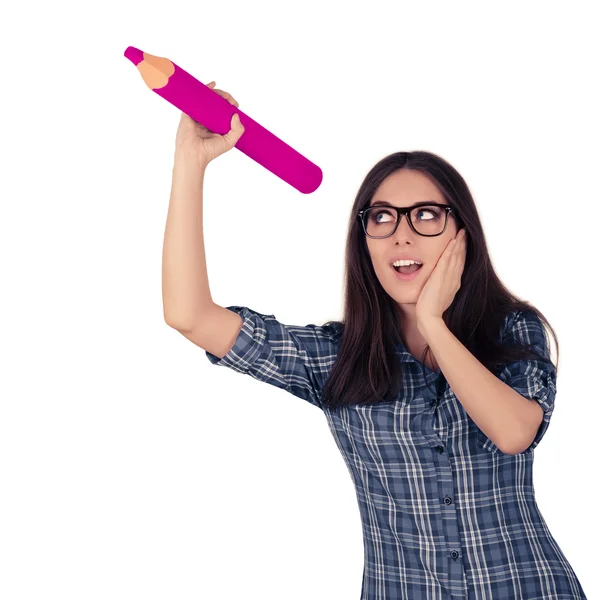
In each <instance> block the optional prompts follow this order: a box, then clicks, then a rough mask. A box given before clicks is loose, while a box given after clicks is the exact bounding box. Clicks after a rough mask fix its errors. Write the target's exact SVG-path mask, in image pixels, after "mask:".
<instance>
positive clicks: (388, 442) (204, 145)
mask: <svg viewBox="0 0 600 600" xmlns="http://www.w3.org/2000/svg"><path fill="white" fill-rule="evenodd" d="M211 85H212V84H211ZM216 91H217V92H218V93H221V95H223V96H224V97H226V98H227V99H228V100H229V101H230V102H232V104H234V105H235V106H237V105H238V104H237V102H236V101H235V100H234V99H233V98H232V97H231V96H230V95H229V94H227V93H225V92H221V91H220V90H216ZM242 134H243V125H241V124H239V123H238V122H236V121H235V119H234V120H233V121H232V130H231V131H230V132H229V133H228V134H226V135H225V136H220V135H217V134H214V133H212V132H209V131H208V130H206V129H204V128H202V127H201V126H200V125H199V124H197V123H195V122H193V121H192V120H191V119H189V117H187V116H186V115H182V121H181V124H180V129H179V131H178V146H177V147H178V148H179V149H180V150H181V152H182V154H185V155H186V156H188V157H189V156H190V155H194V152H193V151H192V150H191V148H195V151H196V152H197V153H198V158H199V160H198V163H199V164H200V165H201V169H200V173H203V169H204V168H205V167H206V165H207V164H208V162H210V160H212V159H214V158H215V157H216V156H219V155H220V154H222V153H223V152H225V151H227V150H228V149H230V148H232V147H233V146H234V145H235V143H236V142H237V140H238V139H239V137H241V135H242ZM179 156H180V155H179ZM188 172H189V167H188ZM200 181H201V180H200ZM176 189H179V190H180V191H179V194H180V195H181V194H183V192H181V189H182V188H181V182H179V183H178V184H177V186H176V182H175V181H174V186H173V190H174V193H173V195H172V202H177V201H178V194H177V193H176V192H175V190H176ZM196 190H197V188H196ZM195 203H196V204H197V198H196V199H195ZM180 204H184V201H180ZM177 210H178V215H179V219H180V221H181V223H182V228H183V223H187V224H188V226H189V223H190V221H194V219H193V218H192V217H191V215H190V214H185V211H184V210H183V209H182V207H181V206H178V209H177ZM200 210H201V204H200ZM173 219H174V217H173ZM197 221H199V222H200V225H199V226H200V227H201V220H199V219H196V222H197ZM187 231H188V232H189V229H188V230H187ZM165 235H166V237H165V249H166V248H167V247H168V243H167V242H168V241H169V239H170V238H168V237H167V236H176V235H177V229H176V224H175V221H174V220H173V221H172V222H171V224H170V225H169V223H168V225H167V233H166V234H165ZM197 236H198V238H200V239H202V231H201V230H200V231H198V232H197ZM202 250H203V248H202ZM203 255H204V254H203V253H202V256H203ZM404 258H407V259H412V260H413V261H416V262H417V263H420V264H421V266H418V264H417V265H413V266H399V265H400V263H396V267H394V266H393V263H394V262H395V261H397V260H398V259H404ZM165 260H166V261H169V260H170V261H171V263H170V264H169V265H168V268H165V269H164V271H163V272H167V271H169V272H171V273H173V272H174V271H175V269H176V268H178V267H177V266H176V265H177V264H178V263H177V262H176V259H175V257H174V255H165ZM182 261H183V258H181V259H180V262H182ZM188 262H190V261H189V260H188ZM201 267H203V269H202V268H200V269H198V265H197V264H194V270H195V274H193V273H192V272H191V270H190V272H188V273H183V272H182V273H181V281H182V282H184V281H185V284H184V283H182V284H181V287H180V289H181V290H184V289H185V290H186V291H187V290H190V289H194V290H196V294H201V295H200V296H197V297H190V295H189V291H187V296H186V295H185V293H184V292H183V291H180V292H179V293H176V291H175V289H176V288H175V278H174V275H171V278H172V279H171V281H170V282H169V287H168V290H167V291H168V293H166V294H165V298H167V297H170V298H172V299H173V300H172V306H173V307H175V306H178V307H179V310H180V313H179V316H180V318H177V313H176V311H175V309H174V308H173V309H172V311H171V313H170V314H171V318H170V319H169V320H167V322H168V323H170V324H171V325H172V326H174V327H176V328H177V329H178V330H180V331H181V332H182V333H183V334H184V335H186V337H188V338H189V339H191V340H192V341H194V343H196V344H197V345H199V346H200V347H201V348H203V349H205V351H206V356H207V358H208V359H209V361H210V362H211V363H212V364H216V365H220V366H225V367H229V368H231V369H234V370H236V371H238V372H240V373H245V374H248V375H250V376H252V377H254V378H255V379H258V380H260V381H263V382H265V383H268V384H271V385H274V386H276V387H279V388H281V389H283V390H285V391H287V392H289V393H290V394H293V395H294V396H297V397H299V398H302V399H304V400H306V401H308V402H309V403H311V404H312V405H314V406H316V407H318V408H319V409H321V410H322V411H323V412H324V414H325V417H326V418H327V421H328V424H329V427H330V430H331V432H332V434H333V436H334V438H335V441H336V443H337V445H338V448H339V449H340V452H341V453H342V456H343V458H344V460H345V462H346V465H347V466H348V470H349V472H350V476H351V477H352V480H353V482H354V484H355V487H356V493H357V499H358V503H359V508H360V514H361V518H362V522H363V532H364V551H365V563H364V573H363V585H362V595H361V598H362V599H364V600H367V599H368V600H375V599H381V600H384V599H385V600H390V599H394V600H397V599H404V598H406V599H408V600H418V599H436V600H437V599H440V598H448V599H450V598H452V599H455V598H464V599H468V600H471V599H478V600H479V599H490V600H495V599H524V600H525V599H526V600H553V599H554V600H559V599H560V600H565V599H567V598H568V599H570V600H572V599H576V598H577V599H580V598H586V596H585V594H584V592H583V589H582V587H581V585H580V583H579V581H578V579H577V577H576V575H575V573H574V572H573V569H572V568H571V566H570V564H569V562H568V561H567V559H566V557H565V556H564V554H563V553H562V551H561V550H560V548H559V546H558V544H557V542H556V540H555V539H554V538H553V537H552V535H551V533H550V531H549V530H548V528H547V526H546V523H545V521H544V519H543V517H542V515H541V514H540V511H539V509H538V507H537V504H536V501H535V497H534V489H533V482H532V466H533V450H534V448H535V447H536V446H537V445H538V444H539V442H540V441H541V439H542V437H543V436H544V434H545V432H546V430H547V428H548V425H549V422H550V418H551V415H552V412H553V408H554V399H555V395H556V376H557V367H555V365H554V364H553V363H552V361H551V357H550V352H549V346H548V340H547V335H546V332H545V329H544V324H546V325H547V326H548V327H549V329H550V330H551V331H552V335H553V337H554V340H555V343H556V346H557V350H558V341H557V339H556V335H555V333H554V330H553V329H552V327H551V326H550V325H549V323H548V322H547V320H546V318H545V317H544V316H543V314H542V313H540V311H539V310H537V309H536V308H535V307H533V306H531V305H530V304H529V303H527V302H525V301H522V300H520V299H518V298H517V297H515V296H514V295H513V294H511V293H510V292H509V291H508V290H507V289H506V287H504V285H503V284H502V283H501V282H500V280H499V279H498V277H497V276H496V274H495V272H494V269H493V267H492V264H491V261H490V258H489V255H488V251H487V247H486V243H485V237H484V233H483V230H482V226H481V222H480V219H479V215H478V213H477V209H476V207H475V203H474V201H473V198H472V196H471V193H470V191H469V189H468V187H467V185H466V183H465V182H464V180H463V178H462V177H461V176H460V174H459V173H458V172H457V171H456V170H455V169H454V168H453V167H452V166H451V165H449V164H448V163H447V162H446V161H444V160H443V159H442V158H440V157H439V156H436V155H434V154H431V153H428V152H420V151H419V152H398V153H395V154H392V155H390V156H388V157H386V158H384V159H383V160H381V161H380V162H379V163H378V164H376V165H375V166H374V167H373V168H372V169H371V171H370V172H369V173H368V174H367V176H366V178H365V180H364V182H363V184H362V185H361V187H360V189H359V191H358V194H357V196H356V199H355V201H354V205H353V206H352V209H351V211H350V221H349V232H348V238H347V245H346V273H345V277H346V280H345V309H344V313H345V318H344V319H343V321H330V322H328V323H326V324H324V325H314V324H310V325H306V326H297V325H285V324H283V323H280V322H279V321H278V320H277V319H276V318H275V315H267V314H262V313H259V312H257V311H255V310H252V309H250V308H248V307H245V306H229V307H226V308H224V307H221V306H218V305H216V304H215V303H214V302H213V301H212V298H211V297H210V291H209V288H208V279H207V277H206V265H205V263H204V264H202V265H201ZM397 271H399V272H397ZM403 271H407V272H413V273H412V274H410V273H406V274H403V273H402V272H403ZM190 278H192V279H194V278H195V279H197V281H190ZM184 300H185V302H187V305H188V306H189V307H194V306H195V307H202V309H201V310H200V309H199V310H197V311H196V314H195V316H194V318H193V319H189V320H188V321H187V322H186V321H185V320H184V319H183V318H182V315H183V314H184V311H183V310H182V309H181V307H182V306H183V305H184ZM166 309H167V306H165V314H167V310H166ZM190 310H191V309H190ZM187 314H192V313H191V312H189V311H188V312H187ZM557 364H558V360H557Z"/></svg>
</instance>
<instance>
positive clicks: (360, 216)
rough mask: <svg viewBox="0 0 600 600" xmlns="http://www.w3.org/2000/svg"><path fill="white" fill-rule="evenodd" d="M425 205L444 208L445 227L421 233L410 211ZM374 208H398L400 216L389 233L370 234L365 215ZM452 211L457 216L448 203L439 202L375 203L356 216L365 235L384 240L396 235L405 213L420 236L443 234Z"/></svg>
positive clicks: (411, 226)
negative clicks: (403, 206)
mask: <svg viewBox="0 0 600 600" xmlns="http://www.w3.org/2000/svg"><path fill="white" fill-rule="evenodd" d="M425 206H439V207H440V208H443V209H444V210H445V211H446V220H445V222H444V228H443V229H442V231H440V232H439V233H419V232H418V231H417V230H416V229H415V226H414V225H413V222H412V219H411V218H410V216H409V213H410V212H411V211H412V210H414V209H415V208H422V207H425ZM373 208H392V209H395V210H396V213H397V217H398V218H397V219H396V226H395V227H394V229H393V230H392V231H390V233H388V234H387V235H382V236H373V235H369V234H368V233H367V227H366V225H365V219H364V215H365V214H366V213H368V212H369V211H370V210H371V209H373ZM451 213H452V216H454V217H456V212H455V211H454V210H453V209H452V207H451V206H448V205H447V204H439V203H438V202H427V203H423V204H415V205H413V206H407V207H406V208H400V207H399V206H393V205H391V204H375V205H374V206H369V207H368V208H364V209H363V210H359V211H358V214H357V215H356V218H357V219H358V220H359V221H360V222H361V224H362V228H363V231H364V232H365V235H367V236H368V237H370V238H371V239H374V240H384V239H385V238H387V237H390V235H394V233H396V230H397V229H398V225H400V220H401V219H402V216H403V215H407V217H406V219H407V221H408V224H409V225H410V228H411V229H412V230H413V231H414V232H415V233H416V234H417V235H420V236H423V237H437V236H438V235H442V233H444V231H446V227H447V226H448V215H450V214H451Z"/></svg>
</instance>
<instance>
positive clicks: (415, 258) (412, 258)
mask: <svg viewBox="0 0 600 600" xmlns="http://www.w3.org/2000/svg"><path fill="white" fill-rule="evenodd" d="M397 260H415V261H417V262H420V263H421V264H423V261H422V260H421V259H420V258H417V257H416V256H409V255H408V254H398V255H397V256H394V257H392V259H391V260H390V265H393V264H394V263H395V262H396V261H397Z"/></svg>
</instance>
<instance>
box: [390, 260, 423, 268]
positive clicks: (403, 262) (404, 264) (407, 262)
mask: <svg viewBox="0 0 600 600" xmlns="http://www.w3.org/2000/svg"><path fill="white" fill-rule="evenodd" d="M415 263H416V264H417V265H422V264H423V263H420V262H419V261H418V260H397V261H396V262H394V263H392V265H393V266H394V267H408V265H414V264H415Z"/></svg>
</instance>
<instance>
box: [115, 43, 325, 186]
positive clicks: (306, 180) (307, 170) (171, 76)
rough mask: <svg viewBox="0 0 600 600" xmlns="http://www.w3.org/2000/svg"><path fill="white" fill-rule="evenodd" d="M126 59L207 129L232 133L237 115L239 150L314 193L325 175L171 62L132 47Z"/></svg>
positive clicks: (166, 96) (147, 82) (150, 84)
mask: <svg viewBox="0 0 600 600" xmlns="http://www.w3.org/2000/svg"><path fill="white" fill-rule="evenodd" d="M125 57H126V58H128V59H129V60H130V61H131V62H132V63H133V64H134V65H136V66H137V68H138V70H139V72H140V74H141V76H142V78H143V80H144V83H145V84H146V85H147V86H148V87H149V88H150V89H151V90H152V91H153V92H156V93H157V94H158V95H159V96H161V97H162V98H164V99H165V100H167V101H168V102H170V103H171V104H173V106H176V107H177V108H178V109H179V110H181V111H182V112H184V113H186V114H187V115H189V116H190V117H192V119H194V120H196V121H198V123H200V124H202V125H204V127H206V128H207V129H209V130H210V131H212V132H214V133H218V134H220V135H224V134H226V133H227V132H228V131H229V129H230V124H231V117H232V116H233V113H234V112H236V113H237V114H238V115H239V118H240V121H241V122H242V125H243V126H244V133H243V135H242V137H241V138H240V139H239V140H238V142H237V144H236V145H235V147H236V148H237V149H238V150H241V151H242V152H243V153H244V154H246V156H249V157H250V158H252V159H254V160H255V161H256V162H257V163H259V164H261V165H262V166H263V167H265V169H268V170H269V171H271V173H273V174H274V175H277V177H280V178H281V179H283V181H286V182H287V183H289V184H290V185H291V186H293V187H295V188H296V189H297V190H298V191H299V192H302V193H303V194H310V193H311V192H314V191H315V190H316V189H317V188H318V187H319V186H320V185H321V182H322V181H323V171H321V169H320V168H319V167H318V166H317V165H315V164H314V163H312V162H311V161H309V160H308V159H307V158H305V157H304V156H302V154H300V153H299V152H297V151H296V150H294V149H293V148H292V147H291V146H288V145H287V144H286V143H285V142H284V141H282V140H280V139H279V138H278V137H277V136H275V135H273V134H272V133H271V132H270V131H269V130H268V129H265V128H264V127H263V126H262V125H260V123H257V122H256V121H254V120H253V119H251V118H250V117H249V116H248V115H246V114H245V113H243V112H242V111H241V110H239V108H236V107H235V106H233V105H232V104H230V103H229V102H227V100H225V98H223V97H221V96H219V94H217V93H216V92H214V91H213V90H211V89H210V88H209V87H207V86H206V85H204V84H203V83H201V82H200V81H198V80H197V79H196V78H195V77H193V76H192V75H190V74H189V73H188V72H187V71H184V70H183V69H182V68H181V67H179V66H177V65H176V64H175V63H174V62H172V61H170V60H169V59H168V58H162V57H160V56H154V55H152V54H148V53H147V52H143V51H142V50H138V49H137V48H134V47H133V46H129V47H128V48H127V50H125Z"/></svg>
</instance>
